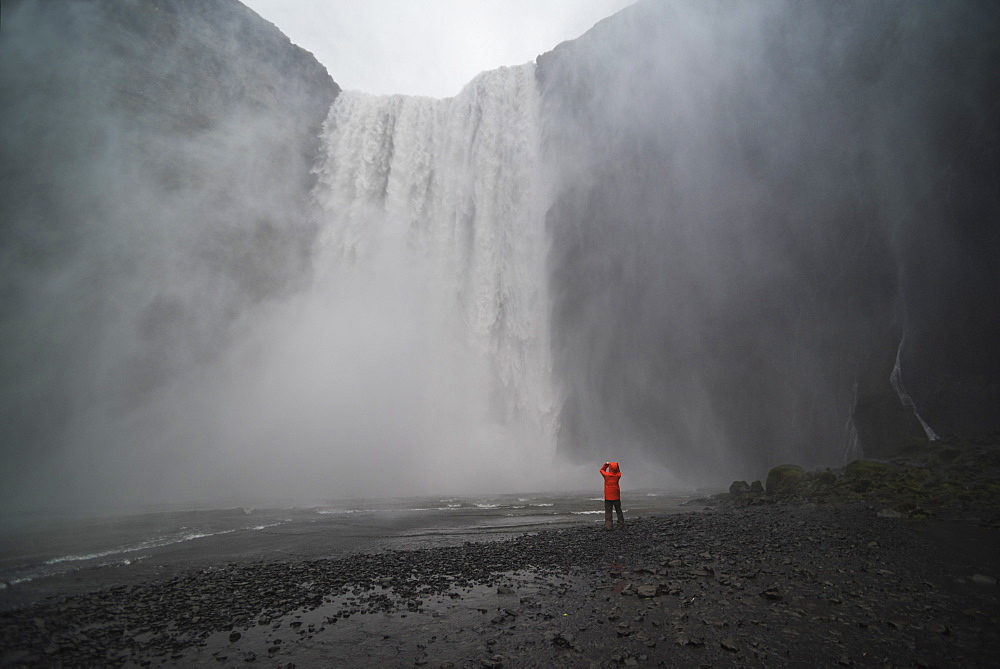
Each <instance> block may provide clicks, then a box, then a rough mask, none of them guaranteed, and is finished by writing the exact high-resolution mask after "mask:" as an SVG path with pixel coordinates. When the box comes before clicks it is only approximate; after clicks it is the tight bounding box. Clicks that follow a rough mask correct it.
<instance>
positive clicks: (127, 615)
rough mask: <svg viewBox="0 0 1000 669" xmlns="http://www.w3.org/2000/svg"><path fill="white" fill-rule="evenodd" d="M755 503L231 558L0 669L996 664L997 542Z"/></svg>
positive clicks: (104, 609)
mask: <svg viewBox="0 0 1000 669" xmlns="http://www.w3.org/2000/svg"><path fill="white" fill-rule="evenodd" d="M876 512H877V508H875V507H873V506H871V505H867V504H840V505H821V506H816V505H813V504H760V505H755V506H749V507H745V508H729V509H717V510H713V511H709V512H703V513H691V514H680V515H667V516H653V517H646V518H639V519H637V520H636V521H635V522H632V523H630V524H628V525H627V526H626V527H625V528H624V529H621V530H616V531H614V532H605V531H603V530H599V529H595V528H594V526H593V525H591V524H586V525H581V526H580V527H573V528H570V529H564V530H553V531H544V532H539V533H534V534H528V535H523V536H520V537H517V538H516V539H512V540H505V541H491V542H479V543H469V544H466V545H464V546H458V547H453V548H432V549H424V550H411V551H384V552H377V553H370V554H358V555H351V556H346V557H340V558H336V559H323V560H309V561H297V562H273V561H272V562H251V563H233V564H229V565H227V566H226V567H223V568H217V569H208V570H203V571H197V572H192V573H188V574H185V575H182V576H178V577H175V578H172V579H170V580H168V581H164V582H157V583H136V584H133V585H128V586H119V587H114V588H110V589H106V590H103V591H100V592H95V593H90V594H87V595H82V596H74V597H69V598H65V599H58V600H57V599H53V600H49V601H46V602H42V603H40V604H36V605H33V606H30V607H27V608H24V609H20V610H17V611H12V612H6V613H3V614H0V648H2V653H0V663H2V664H3V665H4V666H20V665H28V666H53V665H67V666H72V665H81V666H83V665H86V666H95V665H104V666H116V665H125V666H148V665H161V664H166V665H178V666H190V665H197V664H209V665H213V666H219V665H221V666H235V665H245V664H248V663H249V664H252V665H254V666H280V667H287V666H289V665H292V666H300V667H306V666H331V665H348V666H357V665H372V666H414V665H416V666H421V665H428V666H434V667H438V666H459V667H466V666H472V667H500V666H504V667H517V666H586V667H591V666H593V667H602V666H615V665H619V664H624V665H666V666H700V665H705V666H709V665H711V666H784V665H804V664H811V665H812V664H820V665H838V664H840V665H844V666H851V665H855V664H856V665H861V666H873V665H879V666H883V665H892V666H962V667H967V666H994V663H995V660H996V658H997V657H1000V606H998V593H997V586H996V577H997V571H998V562H997V557H998V555H1000V553H998V551H997V548H998V537H1000V535H998V531H997V530H996V529H993V528H985V527H981V526H980V525H979V524H978V523H977V522H975V521H973V520H948V521H942V520H921V521H914V520H906V519H900V518H882V517H879V516H878V515H877V513H876Z"/></svg>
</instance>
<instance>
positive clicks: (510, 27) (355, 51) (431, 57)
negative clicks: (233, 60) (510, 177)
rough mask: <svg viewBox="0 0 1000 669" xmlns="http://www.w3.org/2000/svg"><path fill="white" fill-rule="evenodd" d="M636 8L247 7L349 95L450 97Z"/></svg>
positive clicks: (316, 1) (311, 0)
mask: <svg viewBox="0 0 1000 669" xmlns="http://www.w3.org/2000/svg"><path fill="white" fill-rule="evenodd" d="M634 1H635V0H243V2H244V4H246V5H247V6H249V7H250V8H251V9H253V10H254V11H255V12H257V13H258V14H260V15H261V16H262V17H264V18H265V19H267V20H268V21H270V22H271V23H273V24H275V25H276V26H278V28H279V29H280V30H281V31H282V32H284V33H285V34H286V35H288V37H289V38H290V39H291V40H292V42H294V43H295V44H298V45H299V46H301V47H302V48H304V49H306V50H307V51H311V52H312V53H313V55H314V56H316V58H317V60H319V61H320V62H321V63H323V65H325V66H326V69H327V70H328V71H329V72H330V76H332V77H333V79H334V81H336V82H337V83H338V84H340V86H341V88H344V89H346V90H360V91H366V92H368V93H406V94H410V95H430V96H433V97H449V96H452V95H455V94H456V93H458V92H459V90H461V88H462V86H464V85H465V84H466V83H468V82H469V80H471V79H472V78H473V77H474V76H475V75H476V74H478V73H480V72H482V71H484V70H491V69H494V68H497V67H500V66H502V65H520V64H522V63H527V62H528V61H532V60H534V59H535V57H536V56H538V55H539V54H541V53H545V52H546V51H549V50H551V49H552V48H553V47H554V46H556V45H557V44H558V43H559V42H562V41H565V40H568V39H573V38H576V37H579V36H580V35H581V34H583V33H584V32H586V31H587V30H589V29H590V27H591V26H593V25H594V24H595V23H597V22H598V21H600V20H601V19H603V18H605V17H607V16H610V15H611V14H614V13H615V12H617V11H618V10H620V9H622V8H623V7H626V6H628V5H630V4H632V3H633V2H634Z"/></svg>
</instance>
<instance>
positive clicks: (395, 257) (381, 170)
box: [314, 64, 556, 473]
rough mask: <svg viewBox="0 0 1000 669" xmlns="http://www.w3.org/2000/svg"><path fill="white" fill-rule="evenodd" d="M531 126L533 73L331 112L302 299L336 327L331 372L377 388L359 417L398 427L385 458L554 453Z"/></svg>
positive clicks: (488, 459)
mask: <svg viewBox="0 0 1000 669" xmlns="http://www.w3.org/2000/svg"><path fill="white" fill-rule="evenodd" d="M538 119H539V99H538V92H537V90H536V85H535V80H534V66H533V65H532V64H528V65H524V66H520V67H514V68H501V69H499V70H494V71H491V72H485V73H483V74H481V75H480V76H478V77H477V78H476V79H475V80H473V81H472V82H471V83H470V84H469V85H468V86H466V87H465V89H463V90H462V92H461V93H460V94H459V95H458V96H456V97H454V98H449V99H445V100H436V99H431V98H418V97H405V96H381V97H379V96H372V95H368V94H364V93H353V92H344V93H342V94H341V95H340V96H339V97H338V98H337V100H336V102H335V103H334V105H333V107H332V108H331V110H330V115H329V117H328V119H327V122H326V125H325V129H324V133H323V135H322V140H323V143H324V147H325V151H324V152H321V153H325V158H324V159H322V160H321V162H320V165H319V166H318V167H317V172H318V177H319V178H318V183H317V186H316V188H315V191H314V196H315V198H316V201H317V203H318V205H319V207H320V210H321V211H322V226H323V228H322V230H323V231H322V233H321V238H320V241H319V250H318V251H317V256H316V260H315V262H316V266H317V268H318V269H317V279H316V287H315V289H314V292H315V293H316V294H317V295H320V296H325V297H324V298H323V299H325V300H329V301H328V302H327V306H328V307H329V309H330V310H331V311H329V312H328V316H334V317H336V318H337V319H338V321H339V322H340V323H341V324H342V325H343V326H344V327H338V328H335V330H336V331H337V332H338V333H339V335H340V337H341V340H340V341H339V342H337V343H336V344H333V348H332V350H333V351H335V352H336V355H342V354H343V352H344V351H356V353H357V356H358V357H357V358H355V357H354V356H351V358H349V359H347V360H343V361H334V363H333V365H332V367H331V369H330V371H332V372H334V373H341V370H340V369H338V367H339V365H341V364H343V365H344V367H345V368H346V369H347V370H348V371H347V373H348V374H353V375H356V378H355V381H356V383H358V385H359V386H361V387H368V388H378V390H377V392H375V393H374V395H373V397H371V398H369V399H371V400H372V401H373V402H376V403H377V404H379V405H381V406H382V407H384V408H385V409H388V413H389V415H390V416H389V417H387V416H379V415H378V411H377V410H375V409H374V408H373V407H370V406H366V407H364V411H362V414H364V415H369V416H371V417H372V419H373V420H379V421H384V420H386V419H387V418H388V419H389V420H400V421H401V423H400V424H401V425H402V426H403V429H401V430H399V431H398V432H396V434H395V435H394V436H395V438H396V439H398V443H396V444H393V445H391V446H389V445H386V449H387V451H392V452H397V451H401V452H402V453H401V454H402V455H404V456H405V454H406V452H407V451H413V450H414V449H416V450H419V451H420V452H421V453H423V454H424V455H426V457H428V458H432V459H441V460H442V462H440V463H439V464H441V465H446V464H450V465H454V464H455V463H456V462H464V463H465V465H467V466H468V467H469V468H474V469H478V470H482V469H483V468H484V467H486V468H489V467H491V466H492V467H500V466H501V463H502V462H513V461H517V460H519V459H521V458H522V457H523V456H531V457H533V458H538V457H542V458H546V459H547V458H548V457H549V456H551V454H552V450H553V449H552V444H553V443H554V439H553V435H554V421H555V414H556V411H555V403H554V394H553V390H552V382H551V378H552V365H551V362H550V355H549V333H548V316H547V314H548V296H547V279H546V271H545V257H546V251H547V243H546V237H545V234H544V211H545V208H544V201H545V200H544V197H545V193H544V192H543V186H542V185H541V184H543V183H544V181H543V179H542V178H541V172H540V164H539V160H540V151H539V129H538ZM359 358H360V360H361V361H362V363H361V364H360V365H358V364H356V363H358V359H359ZM371 376H374V377H376V379H375V381H376V383H374V385H372V384H369V383H367V380H368V379H369V377H371ZM359 408H361V407H359ZM344 436H345V438H350V437H348V436H347V435H344ZM359 446H360V444H359ZM386 455H387V456H388V452H387V453H386ZM442 455H443V456H444V457H443V458H441V456H442ZM421 459H423V458H421ZM521 461H522V462H523V459H522V460H521ZM489 463H492V465H490V464H489ZM462 469H463V470H465V469H466V467H464V466H463V467H462ZM494 473H495V472H494Z"/></svg>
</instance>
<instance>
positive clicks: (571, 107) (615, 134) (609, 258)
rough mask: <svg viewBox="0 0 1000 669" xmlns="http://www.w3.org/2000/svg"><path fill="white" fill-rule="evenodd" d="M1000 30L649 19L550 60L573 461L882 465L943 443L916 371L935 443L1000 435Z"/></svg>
mask: <svg viewBox="0 0 1000 669" xmlns="http://www.w3.org/2000/svg"><path fill="white" fill-rule="evenodd" d="M998 25H1000V21H998V12H997V11H996V10H995V9H994V8H990V7H986V6H984V5H982V4H977V3H951V4H949V5H947V6H940V5H938V6H933V7H931V6H924V5H914V4H912V3H904V2H900V3H879V4H877V5H872V4H871V3H863V2H841V3H827V4H822V5H815V4H808V3H797V2H776V3H767V4H763V5H761V4H756V5H752V6H751V5H746V4H740V3H729V2H721V1H719V2H663V3H654V2H641V3H639V4H637V5H635V6H633V7H630V8H628V9H626V10H624V11H622V12H621V13H619V14H617V15H615V16H614V17H611V18H609V19H606V20H605V21H603V22H602V23H600V24H598V25H597V26H596V27H595V28H594V29H592V30H591V31H590V32H588V33H587V34H586V35H584V36H583V37H581V38H579V39H577V40H575V41H572V42H567V43H564V44H562V45H560V46H559V47H557V48H556V49H555V50H553V51H552V52H549V53H547V54H545V55H543V56H541V57H540V58H539V60H538V70H537V72H538V80H539V83H540V86H541V89H542V96H543V104H544V106H545V110H546V111H545V119H544V123H545V127H546V141H547V147H546V148H547V155H548V156H549V160H550V161H551V163H552V165H553V166H554V167H553V169H552V170H551V172H552V173H554V174H556V175H557V176H556V177H555V180H556V183H555V191H556V203H555V205H554V206H553V208H552V209H551V210H550V212H549V216H548V225H549V230H550V234H551V237H552V251H551V256H550V263H551V270H552V273H553V285H552V291H553V299H554V310H553V314H554V322H553V330H554V333H553V348H554V355H555V364H556V368H557V374H558V376H559V378H561V379H562V381H563V384H564V388H563V391H564V395H565V398H566V401H565V405H564V407H563V411H562V420H561V424H562V432H561V435H560V446H561V448H562V450H563V451H564V452H566V453H569V454H574V455H577V456H580V457H587V458H593V457H606V456H601V455H600V453H602V452H605V451H606V450H607V448H608V447H611V446H613V447H614V448H615V449H616V450H615V452H616V453H620V452H622V451H625V452H626V453H628V452H636V453H638V452H644V453H647V454H650V455H653V456H655V457H659V458H660V459H662V460H664V461H665V462H667V463H671V464H673V465H676V466H678V467H679V468H681V469H682V470H688V471H696V470H702V471H706V472H714V473H716V474H718V473H720V472H723V471H729V470H732V469H733V467H734V466H735V467H744V468H745V469H744V470H743V471H746V470H747V469H750V470H752V468H756V469H757V470H762V469H763V468H765V467H767V466H770V465H772V464H774V463H776V462H780V461H784V460H792V461H803V460H805V461H808V462H815V463H821V462H826V463H829V462H831V461H835V460H837V459H839V458H840V457H843V456H845V455H851V454H853V453H854V452H856V451H857V450H858V449H859V448H863V449H864V450H865V451H866V452H869V453H876V454H877V453H878V452H880V451H884V450H885V449H891V448H893V447H895V446H896V445H898V443H899V442H900V440H906V439H910V438H926V437H925V436H924V435H925V433H924V431H923V429H922V428H921V426H920V424H919V422H918V421H917V419H916V417H915V416H914V415H913V413H912V411H910V410H909V409H906V408H905V407H903V405H902V403H901V401H900V398H899V396H898V393H897V391H896V389H894V388H893V387H892V383H891V382H890V377H891V376H892V373H893V369H894V366H895V364H896V362H897V352H898V353H899V354H900V355H899V358H898V359H899V362H900V367H899V371H900V372H901V373H900V374H897V378H898V379H901V380H902V382H903V387H904V388H905V390H907V391H908V393H909V395H910V396H911V397H912V398H913V400H915V403H916V406H917V410H918V411H919V412H921V416H922V417H923V418H924V419H925V420H926V421H927V422H928V424H929V425H930V426H931V427H932V428H934V429H936V430H938V431H942V432H952V431H963V430H965V431H982V430H989V429H996V428H997V427H1000V424H998V422H997V421H998V418H997V413H996V411H995V407H996V406H997V404H996V402H997V389H998V387H1000V369H998V365H997V363H998V347H997V346H996V344H995V342H996V341H998V335H1000V331H998V325H997V320H996V319H995V317H994V316H993V315H992V314H995V313H996V312H997V307H998V306H1000V304H998V301H997V300H998V299H1000V298H998V295H1000V291H998V290H997V281H998V272H997V265H996V257H997V256H996V253H997V249H998V248H1000V243H998V242H1000V240H998V237H997V234H998V232H997V230H998V226H997V225H996V221H997V218H998V214H1000V207H998V197H997V194H996V192H995V189H994V188H992V187H991V186H989V185H988V183H990V182H992V183H995V182H996V177H997V175H998V173H1000V171H998V170H1000V153H998V151H997V149H998V147H1000V131H998V128H997V126H996V124H995V122H994V121H992V120H991V119H992V118H995V112H996V109H997V91H998V90H1000V87H998V84H1000V75H998V72H997V69H996V67H995V66H994V65H993V63H995V62H997V59H998V57H1000V52H998V47H997V45H998V43H1000V42H998V40H997V36H998V32H997V30H998ZM989 341H992V342H993V343H988V342H989ZM901 342H902V347H901ZM620 457H621V458H622V459H625V457H626V456H625V455H624V454H623V455H621V456H620Z"/></svg>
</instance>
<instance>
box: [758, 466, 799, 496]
mask: <svg viewBox="0 0 1000 669" xmlns="http://www.w3.org/2000/svg"><path fill="white" fill-rule="evenodd" d="M805 478H806V472H805V470H804V469H802V467H800V466H798V465H778V466H777V467H773V468H772V469H771V471H769V472H768V473H767V486H766V490H767V494H769V495H787V494H790V493H794V492H796V491H797V490H798V489H799V486H800V485H801V484H802V482H803V481H805Z"/></svg>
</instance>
